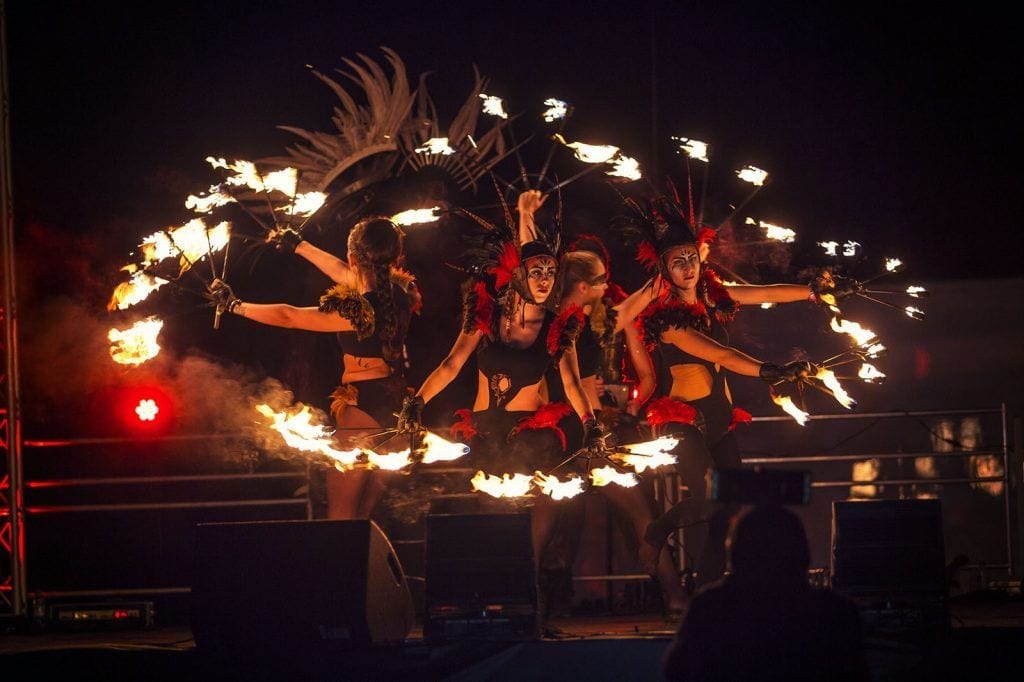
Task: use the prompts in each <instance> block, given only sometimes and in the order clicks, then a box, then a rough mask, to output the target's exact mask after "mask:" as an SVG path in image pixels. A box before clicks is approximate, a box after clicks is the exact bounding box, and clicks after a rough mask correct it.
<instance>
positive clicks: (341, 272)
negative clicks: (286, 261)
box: [295, 239, 356, 287]
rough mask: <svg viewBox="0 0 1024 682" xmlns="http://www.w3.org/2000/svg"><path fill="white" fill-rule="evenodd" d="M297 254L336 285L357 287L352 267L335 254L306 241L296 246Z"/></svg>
mask: <svg viewBox="0 0 1024 682" xmlns="http://www.w3.org/2000/svg"><path fill="white" fill-rule="evenodd" d="M295 253H296V254H298V255H300V256H302V257H303V258H305V259H306V260H308V261H309V262H310V263H312V264H313V265H314V266H316V269H317V270H319V271H320V272H322V273H324V274H325V275H327V276H328V277H330V278H331V281H332V282H334V283H335V284H347V285H349V286H353V287H354V286H356V273H355V272H354V271H353V270H352V267H351V266H350V265H349V264H348V263H346V262H345V261H343V260H342V259H340V258H338V257H337V256H335V255H334V254H333V253H329V252H327V251H324V250H323V249H321V248H320V247H317V246H313V245H312V244H310V243H309V242H308V241H306V240H305V239H303V240H302V241H300V242H299V243H298V244H297V245H296V247H295Z"/></svg>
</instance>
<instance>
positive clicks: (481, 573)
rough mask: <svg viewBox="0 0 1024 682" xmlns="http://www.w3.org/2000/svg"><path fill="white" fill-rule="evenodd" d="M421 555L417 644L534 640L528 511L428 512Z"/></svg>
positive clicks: (534, 577) (534, 576) (533, 580)
mask: <svg viewBox="0 0 1024 682" xmlns="http://www.w3.org/2000/svg"><path fill="white" fill-rule="evenodd" d="M424 551H425V563H426V585H425V587H424V602H425V607H426V609H425V610H426V614H425V618H424V623H423V637H424V639H426V640H428V641H435V642H436V641H443V640H449V639H457V638H485V639H529V638H533V637H535V636H537V634H538V627H539V623H538V613H537V574H536V569H535V567H534V559H533V542H532V539H531V533H530V515H529V514H521V513H509V514H504V513H499V514H428V515H427V517H426V536H425V548H424Z"/></svg>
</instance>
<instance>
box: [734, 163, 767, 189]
mask: <svg viewBox="0 0 1024 682" xmlns="http://www.w3.org/2000/svg"><path fill="white" fill-rule="evenodd" d="M736 175H737V176H738V177H739V179H740V180H742V181H743V182H749V183H750V184H751V185H756V186H757V187H760V186H761V185H763V184H764V181H765V180H767V179H768V171H763V170H761V169H760V168H756V167H754V166H744V167H743V168H741V169H739V170H738V171H736Z"/></svg>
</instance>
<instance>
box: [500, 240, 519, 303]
mask: <svg viewBox="0 0 1024 682" xmlns="http://www.w3.org/2000/svg"><path fill="white" fill-rule="evenodd" d="M519 265H520V260H519V249H517V248H516V245H515V244H513V243H511V242H506V243H505V245H504V246H503V247H502V249H501V253H500V254H498V263H497V265H495V266H494V287H495V289H497V290H498V291H501V290H502V289H504V288H505V287H506V286H508V283H509V282H511V281H512V273H513V272H515V269H516V268H518V267H519Z"/></svg>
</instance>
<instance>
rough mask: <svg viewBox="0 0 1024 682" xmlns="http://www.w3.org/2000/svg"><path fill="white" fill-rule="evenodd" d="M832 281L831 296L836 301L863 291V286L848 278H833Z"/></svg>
mask: <svg viewBox="0 0 1024 682" xmlns="http://www.w3.org/2000/svg"><path fill="white" fill-rule="evenodd" d="M833 281H834V282H835V284H834V288H833V291H832V294H833V295H834V296H835V297H836V300H839V299H841V298H846V297H847V296H851V295H853V294H857V293H860V292H862V291H864V285H863V284H861V283H860V282H858V281H857V280H855V279H852V278H850V277H839V278H834V280H833Z"/></svg>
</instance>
